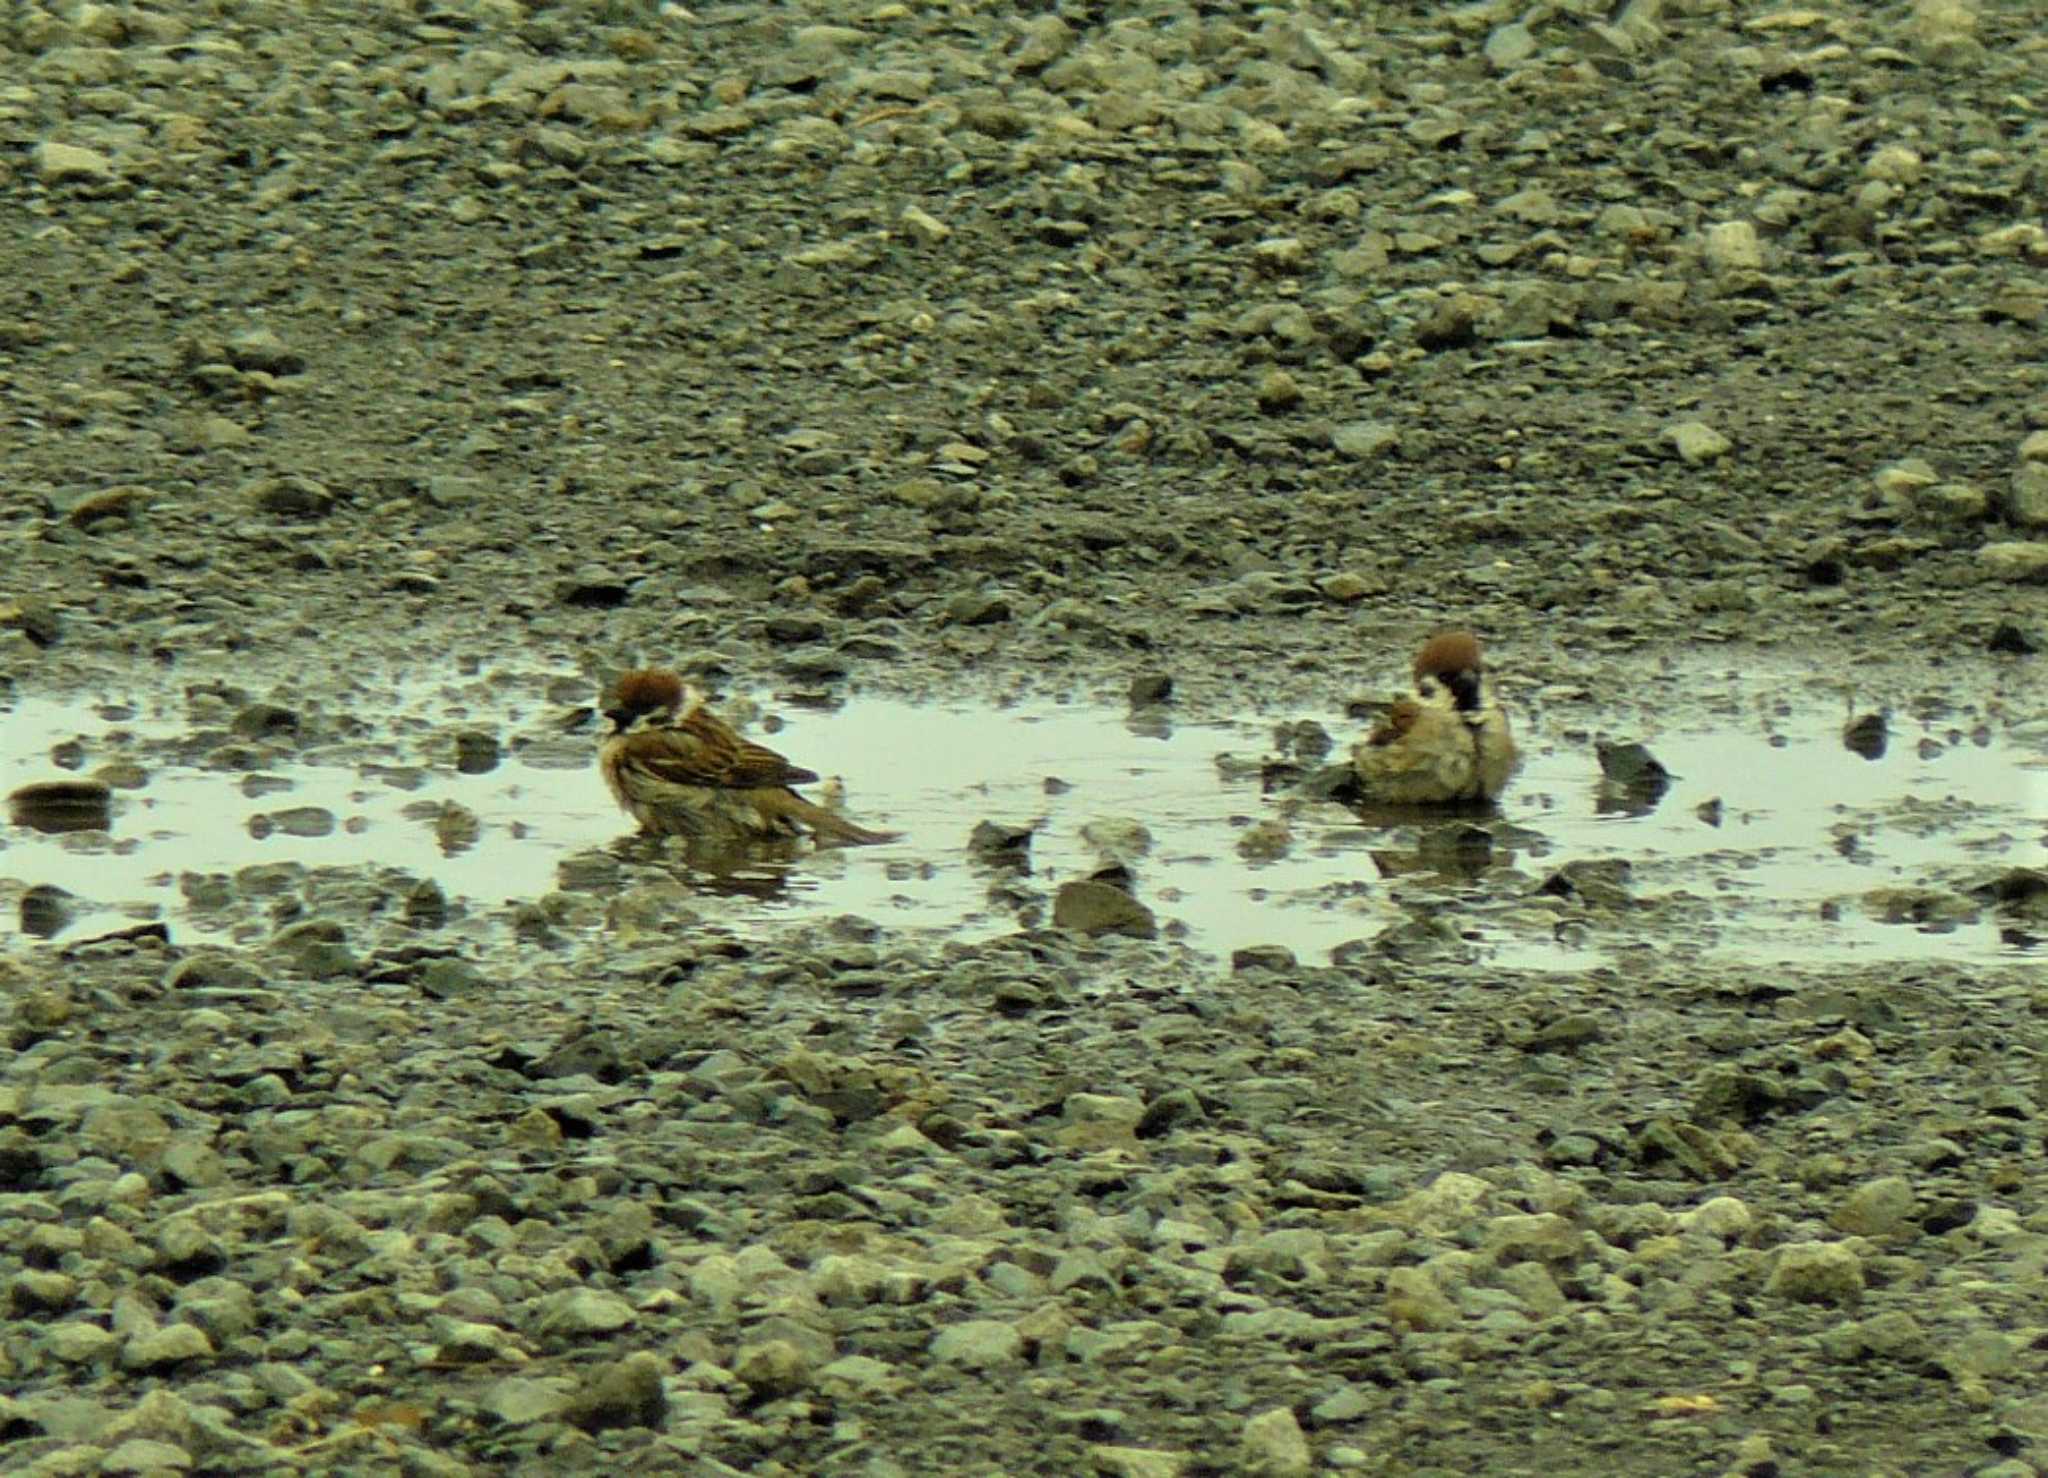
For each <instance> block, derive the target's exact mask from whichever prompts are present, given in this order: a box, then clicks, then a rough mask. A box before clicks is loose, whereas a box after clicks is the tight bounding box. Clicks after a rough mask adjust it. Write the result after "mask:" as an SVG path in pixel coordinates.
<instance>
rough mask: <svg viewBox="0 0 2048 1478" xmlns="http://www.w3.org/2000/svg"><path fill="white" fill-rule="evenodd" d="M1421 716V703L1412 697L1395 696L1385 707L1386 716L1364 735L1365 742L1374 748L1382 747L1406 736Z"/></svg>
mask: <svg viewBox="0 0 2048 1478" xmlns="http://www.w3.org/2000/svg"><path fill="white" fill-rule="evenodd" d="M1421 717H1422V705H1421V704H1420V703H1417V702H1416V701H1415V700H1414V699H1413V698H1396V699H1395V700H1394V701H1393V702H1392V703H1391V704H1389V705H1388V707H1387V716H1386V717H1385V718H1383V719H1381V720H1380V722H1379V724H1378V726H1377V727H1375V728H1374V729H1373V731H1372V732H1371V733H1370V734H1368V735H1366V737H1365V742H1366V743H1367V744H1369V745H1371V746H1372V747H1373V748H1374V749H1384V748H1386V747H1387V746H1388V745H1389V744H1394V743H1397V742H1398V741H1400V740H1401V739H1404V738H1406V737H1407V735H1408V733H1409V731H1410V730H1411V729H1413V728H1414V727H1415V721H1416V720H1417V719H1419V718H1421Z"/></svg>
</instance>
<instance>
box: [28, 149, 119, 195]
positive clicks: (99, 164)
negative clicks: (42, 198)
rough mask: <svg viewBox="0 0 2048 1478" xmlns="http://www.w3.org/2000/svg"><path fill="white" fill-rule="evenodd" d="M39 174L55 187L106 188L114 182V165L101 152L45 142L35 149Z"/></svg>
mask: <svg viewBox="0 0 2048 1478" xmlns="http://www.w3.org/2000/svg"><path fill="white" fill-rule="evenodd" d="M35 163H36V173H37V174H39V175H41V176H42V178H43V180H44V182H45V183H47V184H52V185H63V184H86V185H103V184H105V183H107V182H108V181H109V180H112V179H113V178H114V161H113V160H111V159H109V158H108V157H107V156H106V155H104V154H102V153H100V152H99V150H97V149H86V148H82V147H80V146H79V145H77V144H60V143H58V142H56V141H55V140H54V139H52V140H45V141H44V142H43V143H40V144H37V145H36V148H35Z"/></svg>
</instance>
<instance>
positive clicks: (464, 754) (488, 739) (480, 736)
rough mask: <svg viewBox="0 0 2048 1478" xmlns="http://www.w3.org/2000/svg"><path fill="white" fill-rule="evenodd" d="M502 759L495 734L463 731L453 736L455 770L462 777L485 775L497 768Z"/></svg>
mask: <svg viewBox="0 0 2048 1478" xmlns="http://www.w3.org/2000/svg"><path fill="white" fill-rule="evenodd" d="M502 757H503V749H502V747H501V746H500V745H499V743H498V738H497V736H496V735H495V734H489V733H486V732H485V731H483V730H482V729H464V730H463V731H462V732H461V733H459V734H457V735H456V736H455V768H456V769H457V770H458V771H459V772H460V773H462V774H464V775H487V774H489V773H490V772H491V771H492V770H495V769H497V768H498V764H499V761H500V759H501V758H502Z"/></svg>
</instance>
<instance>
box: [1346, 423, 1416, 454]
mask: <svg viewBox="0 0 2048 1478" xmlns="http://www.w3.org/2000/svg"><path fill="white" fill-rule="evenodd" d="M1330 445H1331V446H1333V447H1335V448H1336V449H1337V450H1338V451H1339V452H1341V453H1342V454H1343V455H1344V456H1347V457H1349V458H1350V459H1351V460H1352V461H1354V462H1370V461H1374V460H1375V459H1377V458H1380V457H1383V456H1385V455H1386V454H1387V453H1389V452H1392V451H1395V450H1397V449H1398V448H1399V447H1400V445H1401V432H1400V429H1399V428H1398V427H1396V426H1393V425H1390V424H1389V423H1387V422H1385V421H1346V422H1344V423H1343V424H1342V425H1340V426H1337V427H1335V428H1334V429H1332V430H1331V432H1330Z"/></svg>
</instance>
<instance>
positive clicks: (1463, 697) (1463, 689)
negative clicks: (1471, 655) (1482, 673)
mask: <svg viewBox="0 0 2048 1478" xmlns="http://www.w3.org/2000/svg"><path fill="white" fill-rule="evenodd" d="M1444 684H1445V686H1447V687H1448V688H1449V689H1450V690H1451V696H1452V697H1453V698H1454V699H1456V700H1457V704H1458V708H1459V709H1460V711H1462V712H1467V713H1469V712H1470V711H1471V710H1473V709H1475V708H1477V707H1478V706H1479V674H1478V673H1476V672H1464V671H1461V672H1450V673H1445V674H1444Z"/></svg>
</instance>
